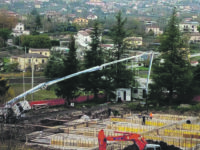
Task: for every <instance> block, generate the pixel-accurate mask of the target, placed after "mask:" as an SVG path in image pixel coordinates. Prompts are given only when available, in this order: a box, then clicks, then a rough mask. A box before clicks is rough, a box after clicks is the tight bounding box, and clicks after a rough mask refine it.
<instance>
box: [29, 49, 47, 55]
mask: <svg viewBox="0 0 200 150" xmlns="http://www.w3.org/2000/svg"><path fill="white" fill-rule="evenodd" d="M29 53H30V54H40V55H43V56H46V57H49V56H50V50H49V49H35V48H30V49H29Z"/></svg>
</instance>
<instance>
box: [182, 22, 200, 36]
mask: <svg viewBox="0 0 200 150" xmlns="http://www.w3.org/2000/svg"><path fill="white" fill-rule="evenodd" d="M198 26H199V23H198V22H196V21H187V22H183V23H180V24H179V29H180V31H181V32H195V33H196V32H199V31H198V30H197V28H198Z"/></svg>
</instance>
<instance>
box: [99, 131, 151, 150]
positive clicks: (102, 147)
mask: <svg viewBox="0 0 200 150" xmlns="http://www.w3.org/2000/svg"><path fill="white" fill-rule="evenodd" d="M115 133H121V134H123V135H120V136H107V137H106V136H105V134H104V131H103V129H102V130H100V131H99V134H98V142H99V150H106V146H107V141H133V142H134V143H135V144H136V145H137V146H138V148H139V150H144V149H145V147H146V145H147V142H146V140H145V139H144V138H143V137H142V136H141V135H139V134H137V133H126V132H115Z"/></svg>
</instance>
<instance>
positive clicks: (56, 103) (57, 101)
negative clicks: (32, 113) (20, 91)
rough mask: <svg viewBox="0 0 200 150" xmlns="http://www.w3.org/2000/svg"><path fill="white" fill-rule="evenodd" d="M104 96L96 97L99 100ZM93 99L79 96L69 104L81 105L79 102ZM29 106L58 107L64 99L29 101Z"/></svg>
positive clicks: (62, 103) (63, 102)
mask: <svg viewBox="0 0 200 150" xmlns="http://www.w3.org/2000/svg"><path fill="white" fill-rule="evenodd" d="M104 96H105V95H103V94H101V95H98V97H99V98H103V97H104ZM93 98H94V95H90V96H79V97H77V98H75V99H73V100H71V102H76V103H81V102H85V101H87V100H92V99H93ZM29 104H30V106H31V107H32V106H33V105H37V104H48V105H49V106H59V105H64V104H65V99H63V98H59V99H50V100H39V101H31V102H29Z"/></svg>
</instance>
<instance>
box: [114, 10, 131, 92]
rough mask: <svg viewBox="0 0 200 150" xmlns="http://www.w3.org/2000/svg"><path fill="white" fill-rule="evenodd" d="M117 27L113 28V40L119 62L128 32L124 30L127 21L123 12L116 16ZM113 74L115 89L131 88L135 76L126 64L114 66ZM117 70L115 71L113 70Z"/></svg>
mask: <svg viewBox="0 0 200 150" xmlns="http://www.w3.org/2000/svg"><path fill="white" fill-rule="evenodd" d="M116 20H117V22H116V25H114V26H113V28H112V30H111V31H112V33H111V35H112V40H113V42H114V46H115V49H116V53H115V54H116V55H115V56H116V57H115V58H116V59H117V60H119V59H121V57H122V54H124V43H123V42H124V38H125V37H126V30H125V28H124V26H125V23H126V19H123V18H122V14H121V12H119V13H118V14H117V15H116ZM110 69H111V70H112V71H111V72H113V74H112V75H113V82H114V84H115V88H122V87H123V88H125V87H127V88H128V87H130V85H131V83H132V81H133V75H132V72H131V71H129V70H127V69H126V66H125V64H124V63H118V64H116V65H114V67H113V66H112V68H110ZM113 69H115V71H114V70H113Z"/></svg>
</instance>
